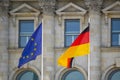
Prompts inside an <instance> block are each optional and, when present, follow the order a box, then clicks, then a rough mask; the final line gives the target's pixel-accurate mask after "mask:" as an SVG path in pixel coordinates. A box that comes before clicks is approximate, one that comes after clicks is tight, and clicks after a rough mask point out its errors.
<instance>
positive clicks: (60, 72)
mask: <svg viewBox="0 0 120 80" xmlns="http://www.w3.org/2000/svg"><path fill="white" fill-rule="evenodd" d="M69 70H78V71H79V72H81V73H82V74H83V76H84V78H85V80H88V75H87V73H86V71H85V70H84V69H83V68H81V67H80V66H77V65H76V66H74V67H72V68H61V69H60V70H59V71H58V72H57V73H56V76H55V80H61V79H62V75H63V74H64V73H65V72H67V71H69Z"/></svg>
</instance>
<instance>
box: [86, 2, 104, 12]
mask: <svg viewBox="0 0 120 80" xmlns="http://www.w3.org/2000/svg"><path fill="white" fill-rule="evenodd" d="M102 2H103V0H85V4H86V6H87V7H88V8H89V9H90V11H94V12H100V11H101V6H102Z"/></svg>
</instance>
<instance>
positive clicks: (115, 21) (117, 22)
mask: <svg viewBox="0 0 120 80" xmlns="http://www.w3.org/2000/svg"><path fill="white" fill-rule="evenodd" d="M114 31H119V32H120V18H112V32H114Z"/></svg>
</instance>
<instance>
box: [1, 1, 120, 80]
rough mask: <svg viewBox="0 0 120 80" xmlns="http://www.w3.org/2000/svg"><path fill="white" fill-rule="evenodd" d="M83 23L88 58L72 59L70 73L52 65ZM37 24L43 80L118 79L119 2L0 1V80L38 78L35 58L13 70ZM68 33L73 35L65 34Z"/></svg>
mask: <svg viewBox="0 0 120 80" xmlns="http://www.w3.org/2000/svg"><path fill="white" fill-rule="evenodd" d="M89 20H90V51H91V52H90V55H87V56H81V57H76V58H75V59H74V61H73V68H71V69H66V68H64V67H61V66H58V65H57V59H58V57H59V56H60V55H61V54H62V53H63V52H64V51H65V50H66V49H67V48H68V46H69V45H70V43H71V42H72V41H73V40H74V39H75V36H76V35H78V34H79V33H80V32H81V31H82V30H84V29H85V28H86V27H87V25H88V22H89ZM41 22H42V24H43V53H42V55H43V76H44V77H43V80H68V79H69V80H71V79H76V80H119V79H120V1H119V0H0V80H24V79H25V78H26V79H29V80H41V67H42V64H41V55H40V56H38V57H37V59H36V60H34V61H31V62H29V63H28V64H25V65H24V66H23V67H22V68H20V69H18V68H17V65H18V59H19V57H20V56H21V53H22V50H23V48H24V46H25V44H26V42H27V40H28V38H29V37H30V35H31V33H32V32H33V31H34V30H35V29H36V28H37V26H38V25H39V24H40V23H41ZM25 25H28V26H25ZM68 25H72V26H71V27H69V26H68ZM74 25H76V26H78V25H79V26H78V27H76V26H74ZM29 26H30V27H29ZM73 26H74V27H75V28H74V27H73ZM74 30H75V31H79V33H69V32H71V31H73V32H74ZM67 31H68V32H67Z"/></svg>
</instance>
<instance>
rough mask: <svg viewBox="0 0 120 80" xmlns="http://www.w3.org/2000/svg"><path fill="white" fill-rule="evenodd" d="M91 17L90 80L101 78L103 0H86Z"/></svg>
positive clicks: (99, 79)
mask: <svg viewBox="0 0 120 80" xmlns="http://www.w3.org/2000/svg"><path fill="white" fill-rule="evenodd" d="M85 4H86V5H87V7H88V8H89V18H90V45H91V46H90V49H91V53H90V80H101V52H100V43H101V42H100V41H101V39H100V37H101V35H100V32H101V28H100V27H101V16H100V15H101V13H100V11H101V5H102V0H85Z"/></svg>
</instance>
